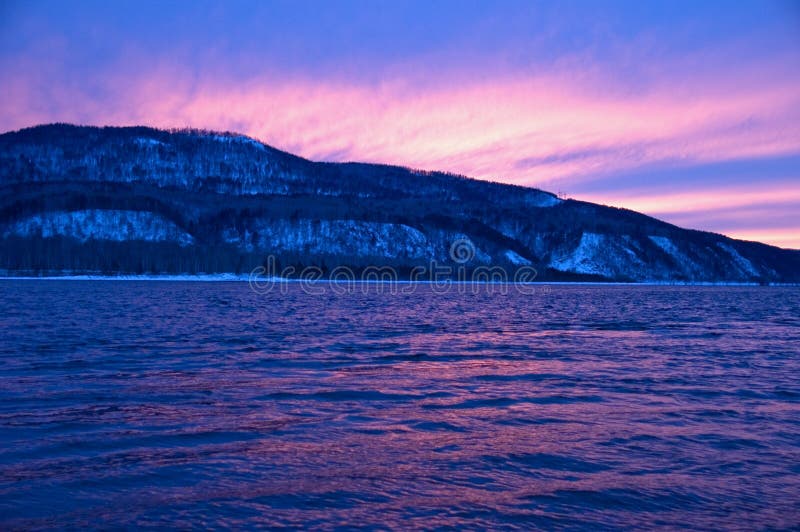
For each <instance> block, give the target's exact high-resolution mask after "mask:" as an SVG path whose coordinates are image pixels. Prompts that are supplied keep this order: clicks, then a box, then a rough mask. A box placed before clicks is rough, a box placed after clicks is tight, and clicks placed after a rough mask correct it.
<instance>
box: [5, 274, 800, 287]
mask: <svg viewBox="0 0 800 532" xmlns="http://www.w3.org/2000/svg"><path fill="white" fill-rule="evenodd" d="M0 281H156V282H158V281H160V282H169V281H171V282H248V283H249V282H251V275H250V274H246V275H245V274H238V275H237V274H234V273H218V274H194V275H192V274H184V275H90V274H85V275H43V276H25V275H19V276H16V275H9V276H0ZM257 282H260V283H267V282H274V283H309V284H311V283H313V284H318V283H327V284H393V283H396V284H419V285H429V284H437V282H435V281H430V280H415V281H412V280H408V279H398V280H391V281H389V280H341V281H340V280H335V279H319V280H315V281H309V280H307V279H291V278H282V277H274V278H271V279H266V278H257ZM444 283H449V284H452V285H462V284H481V285H484V284H495V285H503V284H524V285H531V286H547V285H556V286H740V287H757V286H772V287H798V286H800V283H766V284H761V283H754V282H732V281H731V282H728V281H718V282H717V281H633V282H625V281H531V282H519V283H515V282H513V281H511V282H506V283H503V282H497V281H456V280H442V281H440V282H439V283H438V284H444Z"/></svg>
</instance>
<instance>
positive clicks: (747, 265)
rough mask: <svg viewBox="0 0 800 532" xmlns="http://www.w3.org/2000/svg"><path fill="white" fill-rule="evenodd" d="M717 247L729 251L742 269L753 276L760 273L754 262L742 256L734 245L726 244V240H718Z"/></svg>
mask: <svg viewBox="0 0 800 532" xmlns="http://www.w3.org/2000/svg"><path fill="white" fill-rule="evenodd" d="M717 247H719V248H720V249H722V250H724V251H725V252H726V253H728V255H730V256H731V258H732V259H733V262H734V263H735V264H736V266H738V267H739V269H740V270H742V271H743V272H745V273H747V274H750V275H753V276H758V275H759V273H758V270H757V269H756V267H755V266H753V263H752V262H750V261H749V260H747V259H746V258H744V257H742V256H741V255H740V254H739V252H738V251H736V249H735V248H734V247H733V246H731V245H729V244H726V243H725V242H717Z"/></svg>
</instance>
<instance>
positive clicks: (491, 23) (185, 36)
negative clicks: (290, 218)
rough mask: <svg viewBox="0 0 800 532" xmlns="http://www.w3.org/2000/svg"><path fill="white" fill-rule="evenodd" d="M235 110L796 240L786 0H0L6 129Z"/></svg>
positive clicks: (392, 157)
mask: <svg viewBox="0 0 800 532" xmlns="http://www.w3.org/2000/svg"><path fill="white" fill-rule="evenodd" d="M51 122H70V123H79V124H91V125H134V124H136V125H151V126H155V127H186V126H188V127H198V128H206V129H218V130H225V131H235V132H239V133H243V134H246V135H249V136H252V137H255V138H257V139H259V140H261V141H263V142H266V143H267V144H270V145H272V146H275V147H277V148H280V149H284V150H287V151H290V152H293V153H296V154H298V155H302V156H304V157H308V158H311V159H315V160H326V161H366V162H380V163H390V164H399V165H403V166H409V167H413V168H420V169H425V170H444V171H450V172H455V173H460V174H465V175H468V176H471V177H476V178H479V179H489V180H493V181H500V182H506V183H514V184H520V185H529V186H535V187H538V188H543V189H545V190H549V191H552V192H556V193H560V194H562V195H564V196H566V197H570V198H575V199H581V200H587V201H594V202H598V203H603V204H606V205H614V206H619V207H626V208H630V209H634V210H638V211H641V212H644V213H647V214H650V215H653V216H656V217H658V218H661V219H663V220H666V221H669V222H672V223H675V224H677V225H680V226H684V227H691V228H695V229H703V230H709V231H714V232H718V233H723V234H726V235H729V236H732V237H734V238H742V239H747V240H759V241H762V242H767V243H771V244H775V245H779V246H782V247H791V248H798V249H800V0H781V1H777V0H776V1H770V0H759V1H755V2H748V1H739V0H737V1H735V2H730V1H725V2H712V1H708V2H705V1H704V2H699V1H688V0H672V1H669V2H657V1H647V2H642V1H613V2H612V1H606V2H596V1H591V0H581V1H575V2H571V1H566V0H559V1H555V0H552V1H547V2H537V1H534V0H525V1H519V2H517V1H512V0H495V1H490V0H487V1H470V0H460V1H441V0H423V1H391V2H390V1H387V0H370V1H349V0H329V1H323V0H318V1H304V0H292V1H285V2H284V1H277V2H276V1H267V0H264V1H257V2H240V1H230V0H228V1H225V2H222V1H220V2H209V1H203V0H196V1H192V2H188V1H164V2H161V1H158V2H156V1H149V0H140V1H136V2H129V1H125V0H115V1H114V2H108V1H97V2H94V1H80V0H76V1H70V2H67V1H57V2H42V1H36V0H27V1H15V0H0V131H2V132H4V131H11V130H16V129H20V128H24V127H29V126H33V125H36V124H41V123H51Z"/></svg>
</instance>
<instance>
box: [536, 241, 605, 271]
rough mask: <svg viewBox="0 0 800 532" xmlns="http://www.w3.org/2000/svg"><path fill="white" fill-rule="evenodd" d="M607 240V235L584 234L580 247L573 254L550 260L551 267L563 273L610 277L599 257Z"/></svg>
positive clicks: (564, 254) (565, 254)
mask: <svg viewBox="0 0 800 532" xmlns="http://www.w3.org/2000/svg"><path fill="white" fill-rule="evenodd" d="M605 240H606V237H605V235H600V234H597V233H583V234H582V235H581V241H580V243H579V244H578V247H576V248H575V249H574V250H573V251H572V252H568V253H563V254H559V255H557V256H555V257H553V258H552V259H551V260H550V267H551V268H554V269H556V270H561V271H563V272H575V273H584V274H595V275H609V274H610V273H611V272H610V271H609V270H608V268H607V267H606V266H605V265H604V264H603V261H601V260H599V257H598V256H599V255H600V251H601V250H602V249H603V247H604V245H605Z"/></svg>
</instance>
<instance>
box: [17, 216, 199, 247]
mask: <svg viewBox="0 0 800 532" xmlns="http://www.w3.org/2000/svg"><path fill="white" fill-rule="evenodd" d="M37 235H41V236H42V237H44V238H47V237H54V236H66V237H72V238H76V239H78V240H80V241H81V242H86V241H87V240H114V241H117V242H122V241H126V240H146V241H150V242H163V241H176V242H178V243H179V244H181V245H183V246H185V245H189V244H191V243H192V242H193V240H194V239H193V238H192V236H191V235H189V234H188V233H186V232H185V231H184V230H182V229H181V228H180V227H178V226H177V225H176V224H174V223H173V222H171V221H169V220H167V219H166V218H163V217H161V216H159V215H157V214H153V213H151V212H142V211H125V210H101V209H87V210H82V211H56V212H48V213H43V214H37V215H35V216H30V217H28V218H24V219H22V220H19V221H17V222H14V223H12V224H10V225H8V226H6V228H5V229H4V231H3V236H4V237H9V236H21V237H31V236H37Z"/></svg>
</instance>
